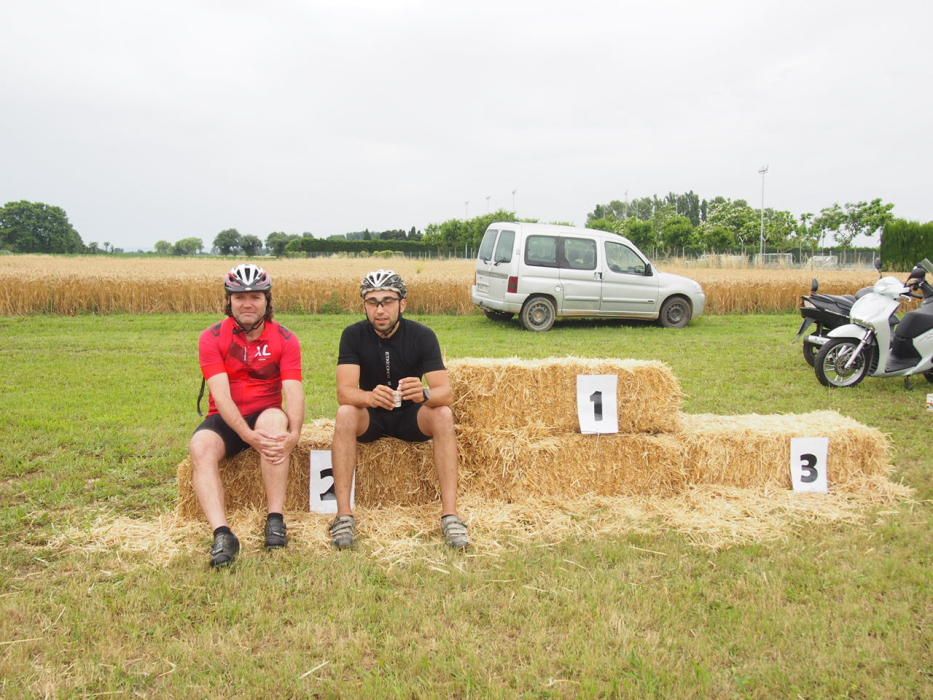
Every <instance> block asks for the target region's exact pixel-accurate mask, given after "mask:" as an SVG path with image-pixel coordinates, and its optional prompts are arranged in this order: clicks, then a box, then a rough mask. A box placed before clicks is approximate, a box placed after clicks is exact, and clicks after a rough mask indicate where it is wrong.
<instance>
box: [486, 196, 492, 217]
mask: <svg viewBox="0 0 933 700" xmlns="http://www.w3.org/2000/svg"><path fill="white" fill-rule="evenodd" d="M490 197H492V195H491V194H487V195H486V213H487V214H488V213H489V199H490Z"/></svg>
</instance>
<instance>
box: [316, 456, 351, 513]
mask: <svg viewBox="0 0 933 700" xmlns="http://www.w3.org/2000/svg"><path fill="white" fill-rule="evenodd" d="M355 491H356V476H355V475H354V478H353V484H352V485H351V487H350V506H351V507H352V506H353V501H354V500H355V499H354V496H355V495H356V494H355ZM310 495H311V512H312V513H336V512H337V494H336V493H334V469H333V465H332V464H331V461H330V450H311V494H310Z"/></svg>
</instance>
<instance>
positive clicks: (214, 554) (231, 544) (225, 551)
mask: <svg viewBox="0 0 933 700" xmlns="http://www.w3.org/2000/svg"><path fill="white" fill-rule="evenodd" d="M239 553H240V540H238V539H237V538H236V535H234V534H233V533H232V532H218V533H217V534H216V535H214V546H213V547H211V566H212V567H213V568H215V569H216V568H218V567H221V566H229V565H230V564H232V563H233V560H234V559H236V555H237V554H239Z"/></svg>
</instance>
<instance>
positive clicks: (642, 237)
mask: <svg viewBox="0 0 933 700" xmlns="http://www.w3.org/2000/svg"><path fill="white" fill-rule="evenodd" d="M622 235H623V236H625V237H626V238H628V239H629V240H630V241H631V242H632V243H634V244H635V245H636V246H638V248H639V249H640V250H641V251H642V252H643V253H645V254H648V255H650V253H648V251H649V250H651V249H652V248H654V247H655V246H657V244H658V239H657V237H656V236H655V233H654V226H652V225H651V222H650V221H644V220H642V219H638V218H631V219H626V220H625V221H624V222H623V224H622Z"/></svg>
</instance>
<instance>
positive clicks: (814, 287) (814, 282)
mask: <svg viewBox="0 0 933 700" xmlns="http://www.w3.org/2000/svg"><path fill="white" fill-rule="evenodd" d="M819 288H820V283H819V281H818V280H817V279H816V277H814V278H813V279H812V280H810V294H816V292H817V290H818V289H819Z"/></svg>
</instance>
